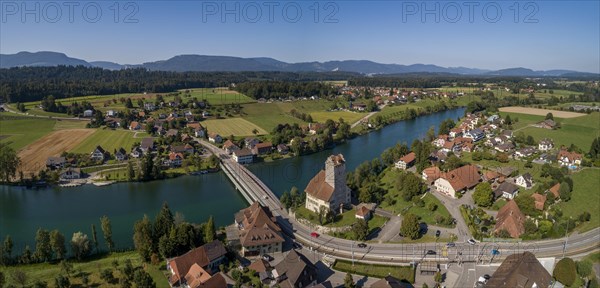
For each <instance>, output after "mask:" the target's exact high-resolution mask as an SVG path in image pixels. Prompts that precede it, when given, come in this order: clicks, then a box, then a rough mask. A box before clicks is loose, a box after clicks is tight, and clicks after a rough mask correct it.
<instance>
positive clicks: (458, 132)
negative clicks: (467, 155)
mask: <svg viewBox="0 0 600 288" xmlns="http://www.w3.org/2000/svg"><path fill="white" fill-rule="evenodd" d="M462 134H463V130H462V129H460V128H453V129H451V130H450V133H448V135H450V137H452V138H456V137H459V136H462Z"/></svg>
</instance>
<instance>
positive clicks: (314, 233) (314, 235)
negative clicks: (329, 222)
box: [310, 232, 319, 238]
mask: <svg viewBox="0 0 600 288" xmlns="http://www.w3.org/2000/svg"><path fill="white" fill-rule="evenodd" d="M310 237H313V238H319V233H317V232H312V233H310Z"/></svg>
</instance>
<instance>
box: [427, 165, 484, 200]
mask: <svg viewBox="0 0 600 288" xmlns="http://www.w3.org/2000/svg"><path fill="white" fill-rule="evenodd" d="M480 181H481V176H480V175H479V170H478V169H477V167H476V166H474V165H465V166H462V167H459V168H456V169H454V170H452V171H450V172H446V173H442V174H441V175H440V178H438V179H437V180H435V182H434V185H435V188H436V190H437V191H438V192H441V193H443V194H446V195H448V196H450V197H452V198H457V193H461V192H462V193H464V192H465V191H466V190H468V189H471V188H473V187H475V186H477V184H479V182H480Z"/></svg>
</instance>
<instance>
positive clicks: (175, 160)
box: [163, 152, 184, 167]
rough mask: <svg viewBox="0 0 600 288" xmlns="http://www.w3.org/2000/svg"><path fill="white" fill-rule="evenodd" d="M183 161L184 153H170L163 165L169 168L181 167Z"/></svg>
mask: <svg viewBox="0 0 600 288" xmlns="http://www.w3.org/2000/svg"><path fill="white" fill-rule="evenodd" d="M183 159H184V156H183V154H182V153H175V152H171V153H169V157H168V158H167V159H165V161H164V162H163V165H165V166H169V167H180V166H181V163H182V162H183Z"/></svg>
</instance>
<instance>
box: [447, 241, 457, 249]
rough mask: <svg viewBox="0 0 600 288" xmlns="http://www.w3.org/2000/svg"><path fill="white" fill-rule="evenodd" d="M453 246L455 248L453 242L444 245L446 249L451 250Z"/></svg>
mask: <svg viewBox="0 0 600 288" xmlns="http://www.w3.org/2000/svg"><path fill="white" fill-rule="evenodd" d="M455 246H456V244H454V242H448V243H446V247H448V248H452V247H455Z"/></svg>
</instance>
